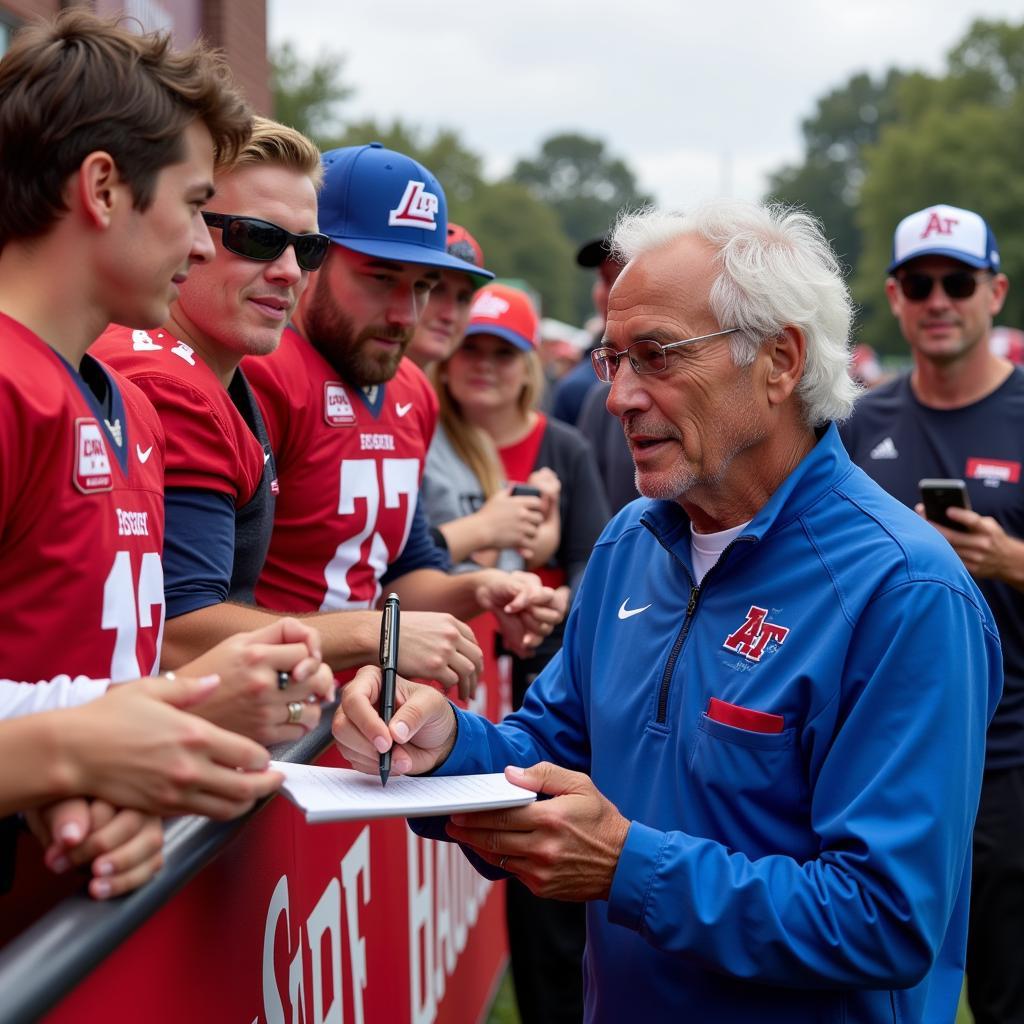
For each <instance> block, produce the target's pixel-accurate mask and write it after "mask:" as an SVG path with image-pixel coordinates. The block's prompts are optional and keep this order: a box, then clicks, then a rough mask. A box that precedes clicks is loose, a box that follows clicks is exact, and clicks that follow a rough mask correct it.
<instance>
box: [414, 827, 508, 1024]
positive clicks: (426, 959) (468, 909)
mask: <svg viewBox="0 0 1024 1024" xmlns="http://www.w3.org/2000/svg"><path fill="white" fill-rule="evenodd" d="M406 848H407V851H408V857H407V862H406V870H407V871H408V878H409V980H410V985H409V1000H410V1005H409V1011H410V1020H411V1022H412V1024H433V1021H434V1019H435V1018H436V1017H437V1006H438V1003H439V1002H440V1001H441V999H442V997H443V996H444V992H445V981H446V976H447V975H451V974H452V973H453V972H454V970H455V967H456V964H457V961H458V957H459V956H460V954H461V953H462V951H463V950H464V949H465V948H466V941H467V939H468V937H469V928H470V927H471V926H472V925H474V924H476V920H477V918H478V917H479V914H480V907H481V906H482V904H483V901H484V900H485V899H486V897H487V892H488V890H489V889H490V887H491V883H490V882H489V881H488V880H487V879H486V878H484V877H483V876H482V875H479V874H477V872H476V869H475V868H474V867H473V865H472V864H470V863H469V861H468V860H466V858H465V857H464V856H463V855H462V852H461V851H460V850H459V849H458V847H456V846H454V845H452V844H449V843H437V842H434V841H433V840H432V839H421V838H420V837H419V836H417V835H416V834H415V833H414V832H413V831H412V830H411V829H410V830H409V833H408V838H407V841H406ZM442 873H443V875H442ZM442 925H443V927H442Z"/></svg>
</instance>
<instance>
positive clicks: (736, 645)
mask: <svg viewBox="0 0 1024 1024" xmlns="http://www.w3.org/2000/svg"><path fill="white" fill-rule="evenodd" d="M767 618H768V609H767V608H758V607H757V605H754V604H752V605H751V606H750V611H748V612H747V617H746V620H745V621H744V623H743V625H742V626H740V628H739V629H737V630H736V632H735V633H730V634H729V635H728V636H727V637H726V638H725V643H723V644H722V646H723V647H724V648H726V649H727V650H730V651H734V652H735V653H736V654H742V655H743V657H744V658H746V659H747V661H760V660H761V656H762V655H763V654H764V652H765V648H766V647H767V646H768V644H769V643H771V642H772V641H774V642H775V643H776V644H779V645H781V644H782V643H783V642H784V641H785V639H786V637H787V636H789V628H788V627H787V626H779V625H776V623H774V622H766V621H765V620H766V619H767Z"/></svg>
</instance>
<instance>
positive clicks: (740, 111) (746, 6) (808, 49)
mask: <svg viewBox="0 0 1024 1024" xmlns="http://www.w3.org/2000/svg"><path fill="white" fill-rule="evenodd" d="M269 12H270V39H271V43H272V44H273V43H277V42H281V41H283V40H290V41H292V42H293V43H294V44H295V45H296V46H297V48H298V50H299V52H300V53H302V54H307V55H310V56H315V55H317V54H320V53H323V52H330V53H340V54H343V55H344V56H345V70H344V80H345V81H346V82H347V83H348V84H350V85H352V86H354V87H355V89H356V94H355V96H354V97H353V98H352V99H351V100H350V101H349V103H348V104H347V106H346V107H345V108H344V113H345V115H346V117H348V118H358V117H375V118H378V119H382V120H390V119H392V118H395V117H400V118H401V119H402V120H403V121H406V122H408V123H411V124H413V125H417V126H420V127H422V128H423V129H425V130H427V131H431V132H432V131H433V130H435V129H437V128H439V127H450V128H453V129H455V130H456V131H457V132H458V133H459V135H460V136H461V138H462V139H463V141H464V143H465V144H466V145H467V146H468V147H469V148H470V149H471V150H474V151H475V152H477V153H480V154H481V155H482V156H483V157H484V159H485V165H486V167H487V170H488V172H489V173H490V174H491V175H497V174H501V173H504V172H506V171H507V170H509V169H511V167H512V165H513V164H514V162H515V160H516V159H517V158H518V157H520V156H530V155H532V154H534V153H536V152H537V150H538V148H539V145H540V143H541V142H542V141H543V140H544V139H545V138H547V137H548V136H549V135H551V134H553V133H555V132H560V131H566V130H575V131H580V132H583V133H584V134H587V135H592V136H597V137H598V138H601V139H602V140H604V141H605V143H606V145H607V146H608V147H609V149H610V150H611V151H612V152H613V153H615V154H616V155H619V156H622V157H624V158H625V159H626V160H627V162H628V163H629V165H630V166H631V167H632V168H633V170H634V172H635V173H636V174H637V175H638V177H639V179H640V183H641V186H642V187H643V188H644V189H646V190H647V191H649V192H652V193H654V195H655V196H656V198H657V199H658V200H659V201H660V202H662V203H664V204H666V205H676V206H684V205H688V204H689V203H690V202H692V201H694V200H695V199H700V198H705V197H708V196H713V195H721V194H726V193H728V194H733V195H737V196H743V197H747V198H757V197H758V196H759V195H760V194H761V193H762V191H763V189H764V187H765V182H766V174H767V172H768V171H770V170H773V169H775V168H777V167H778V166H779V165H781V164H783V163H786V162H791V161H796V160H798V159H799V158H800V154H801V135H800V122H801V120H802V119H803V118H805V117H806V116H808V115H809V114H810V113H812V112H813V110H814V105H815V102H816V100H817V99H818V98H819V97H820V96H821V95H823V94H824V93H825V92H826V91H828V90H829V89H831V88H832V87H834V86H837V85H840V84H842V83H843V82H845V81H846V79H847V78H848V77H849V76H850V75H851V74H852V73H854V72H856V71H861V70H868V71H870V72H872V73H876V74H877V73H879V72H883V71H884V70H886V69H887V68H889V67H891V66H893V65H896V66H899V67H901V68H904V69H914V68H919V69H922V70H926V71H932V72H937V71H940V70H941V69H942V68H943V66H944V56H945V54H946V52H947V51H948V50H949V49H950V47H951V46H953V45H954V44H955V43H956V42H957V41H958V40H959V39H960V38H961V37H962V36H963V34H964V33H965V32H966V31H967V29H968V27H969V25H970V23H971V22H972V21H973V20H974V18H976V17H987V18H1003V19H1006V20H1009V21H1011V22H1015V23H1020V22H1021V21H1024V0H973V2H966V3H965V2H963V0H960V2H953V0H852V2H842V0H840V2H831V3H827V2H825V0H818V2H814V0H789V2H788V3H785V4H781V3H771V2H768V0H760V2H758V0H700V2H699V3H698V2H695V0H674V2H673V0H618V2H616V3H614V4H612V3H608V2H606V0H519V2H510V0H475V2H467V0H434V2H433V3H428V4H423V3H412V2H408V0H400V2H399V0H394V2H391V0H378V2H376V3H372V4H371V3H355V2H352V0H348V2H344V0H269Z"/></svg>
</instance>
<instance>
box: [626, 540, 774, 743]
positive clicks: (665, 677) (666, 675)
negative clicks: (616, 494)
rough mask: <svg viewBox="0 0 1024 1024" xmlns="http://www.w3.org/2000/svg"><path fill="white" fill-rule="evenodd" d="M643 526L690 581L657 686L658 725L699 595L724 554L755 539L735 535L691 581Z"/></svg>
mask: <svg viewBox="0 0 1024 1024" xmlns="http://www.w3.org/2000/svg"><path fill="white" fill-rule="evenodd" d="M641 523H643V525H644V526H646V527H647V529H648V530H650V531H651V533H652V534H654V538H655V540H657V542H658V543H659V544H661V546H662V547H663V548H665V550H666V551H667V552H668V553H669V554H670V555H671V556H672V557H673V558H674V559H675V560H676V561H677V562H678V563H679V565H680V567H681V568H682V570H683V572H684V573H685V574H686V578H687V579H688V580H689V581H690V600H689V601H687V603H686V614H685V615H684V616H683V624H682V626H681V627H680V629H679V633H678V634H677V635H676V640H675V643H674V644H673V645H672V650H671V652H670V653H669V656H668V661H667V662H666V663H665V671H664V672H663V673H662V674H661V685H660V687H659V688H658V708H657V713H656V714H655V718H654V720H655V722H657V724H658V725H664V724H665V721H666V720H667V718H668V691H669V688H670V687H671V685H672V673H673V671H674V670H675V667H676V662H677V661H678V660H679V655H680V654H681V653H682V650H683V644H685V643H686V637H687V635H688V634H689V632H690V623H691V622H692V621H693V615H694V613H695V612H696V611H697V602H698V601H700V595H701V594H702V593H703V592H704V590H706V589H707V581H708V580H709V579H710V578H711V577H712V576H713V575H714V574H715V573H716V572H717V571H718V567H719V566H720V565H721V564H722V563H723V562H724V561H725V556H726V555H727V554H729V552H730V551H732V549H733V548H734V547H736V545H737V544H740V543H748V544H752V543H754V542H755V541H756V539H757V538H756V537H737V538H736V539H735V540H734V541H733V542H732V543H731V544H729V545H728V546H727V547H726V548H725V550H724V551H723V552H722V553H721V554H720V555H719V556H718V561H717V562H715V564H714V565H713V566H711V568H710V569H709V570H708V571H707V573H706V574H705V576H704V579H703V580H701V582H700V584H696V583H694V582H693V576H691V575H690V570H689V569H687V568H686V565H685V563H684V562H683V561H682V560H681V559H680V558H679V557H678V556H677V555H676V553H675V552H674V551H673V550H672V549H671V548H669V547H667V546H666V545H665V544H663V543H662V541H661V538H660V537H659V536H658V534H657V533H655V531H654V530H653V529H651V527H650V526H649V525H648V524H647V523H644V522H643V520H641Z"/></svg>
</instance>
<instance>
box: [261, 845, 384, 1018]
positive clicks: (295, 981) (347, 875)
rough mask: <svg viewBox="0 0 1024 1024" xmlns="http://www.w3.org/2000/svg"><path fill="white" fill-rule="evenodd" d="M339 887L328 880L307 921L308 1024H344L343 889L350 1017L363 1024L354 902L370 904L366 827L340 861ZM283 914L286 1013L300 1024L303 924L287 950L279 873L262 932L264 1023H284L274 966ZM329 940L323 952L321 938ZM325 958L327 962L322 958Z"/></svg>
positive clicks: (361, 959)
mask: <svg viewBox="0 0 1024 1024" xmlns="http://www.w3.org/2000/svg"><path fill="white" fill-rule="evenodd" d="M340 871H341V885H339V884H338V879H337V878H331V879H330V880H329V881H328V882H327V885H326V886H325V887H324V891H323V892H322V893H321V894H320V899H319V900H317V903H316V906H315V907H314V908H313V910H312V912H311V913H310V915H309V917H307V918H306V943H307V947H308V949H309V961H310V977H311V979H312V985H313V992H312V1003H313V1007H312V1017H311V1018H309V1024H344V1010H343V1004H342V999H343V994H342V993H343V990H342V986H341V981H342V973H341V891H342V885H343V886H344V890H345V921H346V924H347V926H348V935H349V964H350V969H351V973H352V999H353V1017H354V1020H355V1024H363V1016H364V1015H363V992H364V990H365V989H366V979H367V970H366V939H365V938H364V937H363V936H362V934H361V932H360V927H359V904H360V902H361V903H363V904H366V903H369V902H370V829H369V827H366V828H364V829H363V830H362V832H360V833H359V835H358V836H357V837H356V840H355V842H354V843H353V844H352V845H351V846H350V847H349V849H348V852H347V853H346V854H345V855H344V857H342V859H341V862H340ZM360 875H362V877H363V886H362V890H363V891H362V900H360V899H359V898H358V893H357V882H358V879H359V876H360ZM282 914H283V915H284V927H285V931H286V934H287V937H288V955H289V956H290V957H291V960H290V962H289V965H288V1005H289V1008H290V1009H291V1024H299V1022H301V1021H305V1020H306V1019H307V1017H306V1005H307V999H306V989H305V977H304V975H305V965H304V962H303V942H302V925H299V928H298V934H297V935H296V937H295V947H294V954H293V951H292V932H291V919H290V914H289V904H288V876H287V875H282V876H281V877H280V878H279V879H278V882H277V886H276V887H275V889H274V893H273V895H272V896H271V897H270V906H269V907H268V908H267V920H266V924H265V925H264V931H263V1012H264V1014H265V1015H266V1018H267V1024H288V1019H287V1018H286V1017H285V1010H284V1005H283V1003H282V1001H281V992H280V990H279V989H278V987H277V978H276V975H275V967H274V939H275V937H276V935H277V927H278V922H279V920H280V918H281V915H282ZM325 935H328V936H329V937H330V941H329V942H328V944H327V951H326V954H325V952H324V944H323V939H324V936H325ZM325 955H326V962H324V960H323V959H322V958H323V957H324V956H325ZM326 971H330V974H331V993H332V996H333V998H332V999H331V1004H330V1006H327V1007H326V1008H325V1007H324V990H325V986H324V975H325V972H326Z"/></svg>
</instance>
